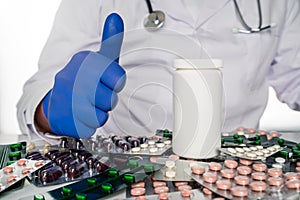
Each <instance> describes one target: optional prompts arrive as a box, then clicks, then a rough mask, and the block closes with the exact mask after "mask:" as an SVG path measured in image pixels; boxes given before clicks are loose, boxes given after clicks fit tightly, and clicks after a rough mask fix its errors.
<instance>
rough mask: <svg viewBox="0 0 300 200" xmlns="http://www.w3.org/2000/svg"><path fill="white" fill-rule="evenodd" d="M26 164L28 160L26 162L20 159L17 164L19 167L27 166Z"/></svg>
mask: <svg viewBox="0 0 300 200" xmlns="http://www.w3.org/2000/svg"><path fill="white" fill-rule="evenodd" d="M26 164H27V160H25V159H20V160H18V162H17V165H18V166H25V165H26Z"/></svg>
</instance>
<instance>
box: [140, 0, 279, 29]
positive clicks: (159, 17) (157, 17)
mask: <svg viewBox="0 0 300 200" xmlns="http://www.w3.org/2000/svg"><path fill="white" fill-rule="evenodd" d="M146 3H147V7H148V10H149V15H148V16H147V17H146V18H145V20H144V27H145V28H146V29H147V30H150V31H155V30H158V29H160V28H161V27H162V26H163V25H164V22H165V14H164V12H162V11H160V10H154V11H153V9H152V4H151V1H150V0H146ZM233 3H234V7H235V10H236V12H237V15H238V18H239V20H240V22H241V24H242V26H243V27H244V29H240V28H233V30H232V31H233V32H234V33H248V34H250V33H258V32H261V31H264V30H267V29H270V28H272V27H274V26H275V24H270V25H267V26H264V27H262V12H261V4H260V0H257V9H258V17H259V22H258V27H257V28H252V27H250V26H249V25H248V24H247V23H246V21H245V20H244V18H243V16H242V13H241V11H240V8H239V6H238V4H237V2H236V0H233Z"/></svg>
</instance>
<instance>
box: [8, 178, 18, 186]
mask: <svg viewBox="0 0 300 200" xmlns="http://www.w3.org/2000/svg"><path fill="white" fill-rule="evenodd" d="M16 180H17V176H10V177H8V178H7V183H9V184H11V183H12V182H15V181H16Z"/></svg>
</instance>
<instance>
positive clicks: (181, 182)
mask: <svg viewBox="0 0 300 200" xmlns="http://www.w3.org/2000/svg"><path fill="white" fill-rule="evenodd" d="M187 184H188V182H186V181H178V182H175V183H174V185H175V186H176V187H178V186H181V185H187Z"/></svg>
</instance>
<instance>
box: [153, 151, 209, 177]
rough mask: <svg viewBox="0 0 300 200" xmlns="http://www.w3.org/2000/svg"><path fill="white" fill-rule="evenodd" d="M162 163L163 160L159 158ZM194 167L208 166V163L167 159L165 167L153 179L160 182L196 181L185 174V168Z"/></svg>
mask: <svg viewBox="0 0 300 200" xmlns="http://www.w3.org/2000/svg"><path fill="white" fill-rule="evenodd" d="M159 159H160V162H161V161H162V158H159ZM193 165H202V166H204V167H205V166H207V163H206V162H197V161H193V160H182V159H175V160H174V159H172V157H171V158H170V157H169V158H165V161H164V167H162V168H161V169H160V170H159V171H158V172H156V173H155V174H154V177H153V179H155V180H160V181H194V180H193V179H192V178H191V177H190V176H189V175H187V174H186V173H185V172H184V169H185V168H188V167H191V166H193Z"/></svg>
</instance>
